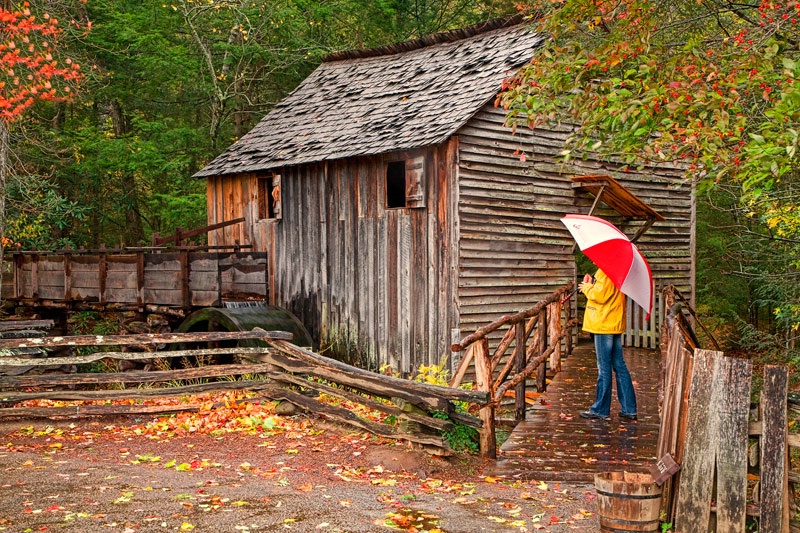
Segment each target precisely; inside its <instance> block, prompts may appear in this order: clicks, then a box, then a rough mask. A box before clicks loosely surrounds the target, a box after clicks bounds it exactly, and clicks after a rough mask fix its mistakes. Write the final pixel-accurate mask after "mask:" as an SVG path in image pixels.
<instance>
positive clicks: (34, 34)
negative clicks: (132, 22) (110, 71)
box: [0, 3, 83, 122]
mask: <svg viewBox="0 0 800 533" xmlns="http://www.w3.org/2000/svg"><path fill="white" fill-rule="evenodd" d="M24 5H25V6H26V7H25V9H23V10H22V11H0V30H1V31H2V35H3V38H4V39H5V40H4V41H3V42H0V72H3V73H5V74H6V75H7V76H8V77H9V79H10V80H11V83H10V84H8V83H3V84H0V119H3V120H5V121H9V122H10V121H13V120H17V119H19V118H20V117H21V116H22V115H23V114H24V113H25V111H26V110H27V109H29V108H30V107H31V106H33V105H34V104H35V103H36V102H37V101H54V100H64V99H67V98H68V97H69V96H71V93H72V90H71V88H70V85H75V84H77V83H78V82H80V80H81V79H82V78H83V74H82V73H81V71H80V65H79V64H77V63H72V61H71V60H70V59H67V60H66V61H65V65H63V66H62V65H60V64H59V62H58V61H57V60H55V59H54V58H53V51H52V49H53V46H52V44H55V43H57V39H58V36H59V35H60V34H61V31H62V30H61V29H60V28H59V27H58V19H56V18H52V17H50V16H49V15H48V14H45V15H44V19H45V22H37V20H36V16H35V15H32V14H31V12H30V10H29V9H28V8H27V5H28V4H27V3H25V4H24ZM20 43H21V44H22V46H19V44H20ZM56 82H57V85H58V88H57V87H55V86H54V83H56Z"/></svg>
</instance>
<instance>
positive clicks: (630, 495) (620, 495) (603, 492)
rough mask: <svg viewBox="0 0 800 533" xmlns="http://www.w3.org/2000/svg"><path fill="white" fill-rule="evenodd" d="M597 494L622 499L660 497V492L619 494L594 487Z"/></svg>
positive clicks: (652, 498) (653, 498) (651, 498)
mask: <svg viewBox="0 0 800 533" xmlns="http://www.w3.org/2000/svg"><path fill="white" fill-rule="evenodd" d="M595 490H596V491H597V494H602V495H603V496H610V497H612V498H621V499H623V500H658V499H660V498H661V493H660V492H659V493H658V494H619V493H618V492H606V491H604V490H600V489H595Z"/></svg>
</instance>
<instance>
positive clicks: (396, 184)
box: [386, 161, 406, 209]
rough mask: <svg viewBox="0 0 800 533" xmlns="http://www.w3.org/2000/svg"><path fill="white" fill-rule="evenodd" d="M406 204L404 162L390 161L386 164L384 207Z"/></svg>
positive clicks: (403, 205)
mask: <svg viewBox="0 0 800 533" xmlns="http://www.w3.org/2000/svg"><path fill="white" fill-rule="evenodd" d="M405 206H406V162H405V161H391V162H389V164H388V165H386V207H387V208H389V209H392V208H396V207H405Z"/></svg>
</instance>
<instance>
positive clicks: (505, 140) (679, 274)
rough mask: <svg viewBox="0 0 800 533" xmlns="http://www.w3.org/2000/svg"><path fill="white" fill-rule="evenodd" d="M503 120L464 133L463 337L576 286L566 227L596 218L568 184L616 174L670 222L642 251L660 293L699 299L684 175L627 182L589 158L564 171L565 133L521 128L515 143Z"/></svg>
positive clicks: (475, 124) (649, 236) (629, 227)
mask: <svg viewBox="0 0 800 533" xmlns="http://www.w3.org/2000/svg"><path fill="white" fill-rule="evenodd" d="M504 118H505V116H504V113H503V111H502V109H495V108H494V107H493V106H487V107H485V108H484V109H483V110H482V111H481V112H479V113H478V114H476V116H475V117H473V118H472V119H471V120H470V121H469V122H468V123H467V124H466V125H465V126H464V127H463V128H461V129H460V130H459V132H458V138H459V176H458V188H459V201H458V217H459V234H458V242H459V256H458V267H459V282H458V308H459V313H460V324H459V327H460V328H461V333H462V335H466V334H468V333H470V332H471V331H474V330H475V329H477V327H479V326H481V325H485V324H487V323H488V322H490V321H491V320H494V319H495V318H497V317H499V316H501V315H503V314H506V313H511V312H516V311H519V310H522V309H526V308H528V307H531V306H532V305H533V304H535V303H536V302H538V301H539V300H541V299H542V298H543V297H545V296H546V295H547V294H549V293H550V292H552V291H553V290H555V289H556V288H558V287H560V286H562V285H564V284H565V283H566V282H567V281H569V280H571V279H573V276H575V272H574V260H573V253H572V246H573V243H574V241H573V240H572V238H571V236H570V234H569V232H568V231H567V229H566V228H565V227H564V225H563V224H562V223H561V222H560V220H559V219H560V218H561V217H562V216H564V215H565V214H567V213H583V214H586V213H588V212H589V209H590V207H591V205H592V202H593V200H594V197H593V196H592V195H590V194H588V193H585V192H579V191H573V189H572V182H571V178H572V177H573V176H578V175H583V174H609V175H611V176H612V177H614V178H615V179H617V180H618V181H619V182H620V183H622V184H623V185H624V186H625V187H627V188H629V189H630V190H631V191H632V192H633V193H634V194H636V195H637V196H639V198H641V199H642V200H643V201H644V202H646V203H648V204H649V205H651V206H652V207H653V208H654V209H655V210H656V211H658V212H659V213H661V214H662V215H663V216H664V217H665V218H666V221H665V222H657V223H656V224H654V225H653V226H652V227H651V228H650V229H649V230H648V231H647V232H646V233H645V234H644V236H643V237H642V238H641V239H640V240H639V242H638V245H639V248H640V249H641V251H642V253H643V254H644V255H645V256H646V257H647V259H648V261H649V262H650V266H651V268H652V270H653V277H654V280H655V283H656V288H657V289H658V288H660V287H661V286H663V285H664V284H667V283H673V284H675V285H676V286H677V287H678V288H680V289H681V290H682V291H685V292H684V293H685V294H687V295H688V294H693V291H692V289H693V286H694V281H693V280H694V270H693V262H692V257H693V255H694V230H693V228H694V219H693V216H694V210H693V195H692V187H691V185H690V184H685V183H683V181H682V177H683V176H682V173H681V172H679V171H676V170H674V169H669V168H665V169H659V170H657V171H653V172H648V173H646V174H640V173H634V172H630V173H628V172H623V171H621V168H620V166H619V165H615V164H612V163H607V162H602V161H599V160H597V159H593V158H591V157H588V158H586V159H581V160H577V161H574V162H573V163H571V164H570V165H564V164H562V163H561V162H559V161H558V159H557V157H558V153H559V152H560V151H561V150H562V149H563V143H564V140H565V138H566V136H567V130H566V129H564V130H563V131H545V130H534V131H531V130H529V129H526V128H520V129H519V130H518V132H517V133H516V134H512V133H511V130H510V129H509V128H507V127H505V126H503V122H504ZM522 154H524V158H525V161H521V156H522ZM603 207H605V206H603V205H602V204H600V209H599V210H596V211H595V214H597V215H598V216H602V217H604V218H607V219H609V220H610V221H612V222H614V223H616V224H618V225H619V226H620V229H622V230H623V231H625V232H626V233H627V234H628V235H631V236H632V235H633V234H634V233H635V230H636V228H637V227H638V226H639V225H640V224H641V222H636V221H633V222H628V223H623V221H622V219H621V218H620V217H618V216H616V215H615V213H614V212H612V211H610V210H608V209H607V208H605V209H603Z"/></svg>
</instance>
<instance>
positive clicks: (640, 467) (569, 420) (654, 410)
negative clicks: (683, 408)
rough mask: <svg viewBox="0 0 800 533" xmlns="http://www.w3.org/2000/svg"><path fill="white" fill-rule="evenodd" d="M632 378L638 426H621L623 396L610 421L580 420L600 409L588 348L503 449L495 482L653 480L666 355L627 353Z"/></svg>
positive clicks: (567, 365)
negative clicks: (645, 475) (646, 476)
mask: <svg viewBox="0 0 800 533" xmlns="http://www.w3.org/2000/svg"><path fill="white" fill-rule="evenodd" d="M625 361H626V362H627V364H628V369H629V370H630V372H631V375H632V376H633V381H634V388H635V390H636V400H637V403H638V410H639V420H638V421H636V422H633V421H628V420H625V419H621V418H620V417H619V416H618V415H617V413H618V412H619V403H618V402H617V396H616V388H615V390H614V397H613V400H612V402H611V419H610V420H607V421H602V420H586V419H584V418H581V417H580V416H578V413H579V412H580V411H585V410H586V409H587V408H588V407H589V406H590V405H591V404H592V402H593V401H594V393H595V384H596V382H597V366H596V362H595V356H594V349H593V347H592V345H591V344H590V343H589V341H588V340H585V341H584V340H582V342H581V344H580V345H579V346H578V347H577V348H576V349H575V351H574V352H573V354H572V355H571V356H570V357H568V358H566V359H564V361H563V362H562V371H561V372H560V373H558V374H557V375H556V376H555V377H554V378H553V381H552V382H551V383H550V384H549V385H548V388H547V391H546V392H545V393H543V394H542V396H541V398H540V399H539V400H538V402H537V403H536V404H535V405H529V406H528V413H527V420H525V421H524V422H522V423H520V424H518V425H517V427H516V428H514V431H513V432H512V433H511V435H510V436H509V438H508V440H507V441H506V442H505V443H504V444H503V445H502V446H501V447H500V453H498V460H497V463H496V466H495V470H496V471H495V475H497V476H502V477H505V478H518V479H526V480H530V479H535V480H544V481H548V480H560V481H586V482H591V481H592V480H593V479H594V474H595V473H596V472H606V471H610V470H627V471H629V472H647V471H648V469H649V467H650V465H651V464H654V463H655V461H656V457H655V454H656V445H657V438H658V424H659V418H658V379H659V361H660V354H659V353H658V352H657V351H651V350H640V349H637V350H634V349H627V348H626V349H625Z"/></svg>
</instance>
